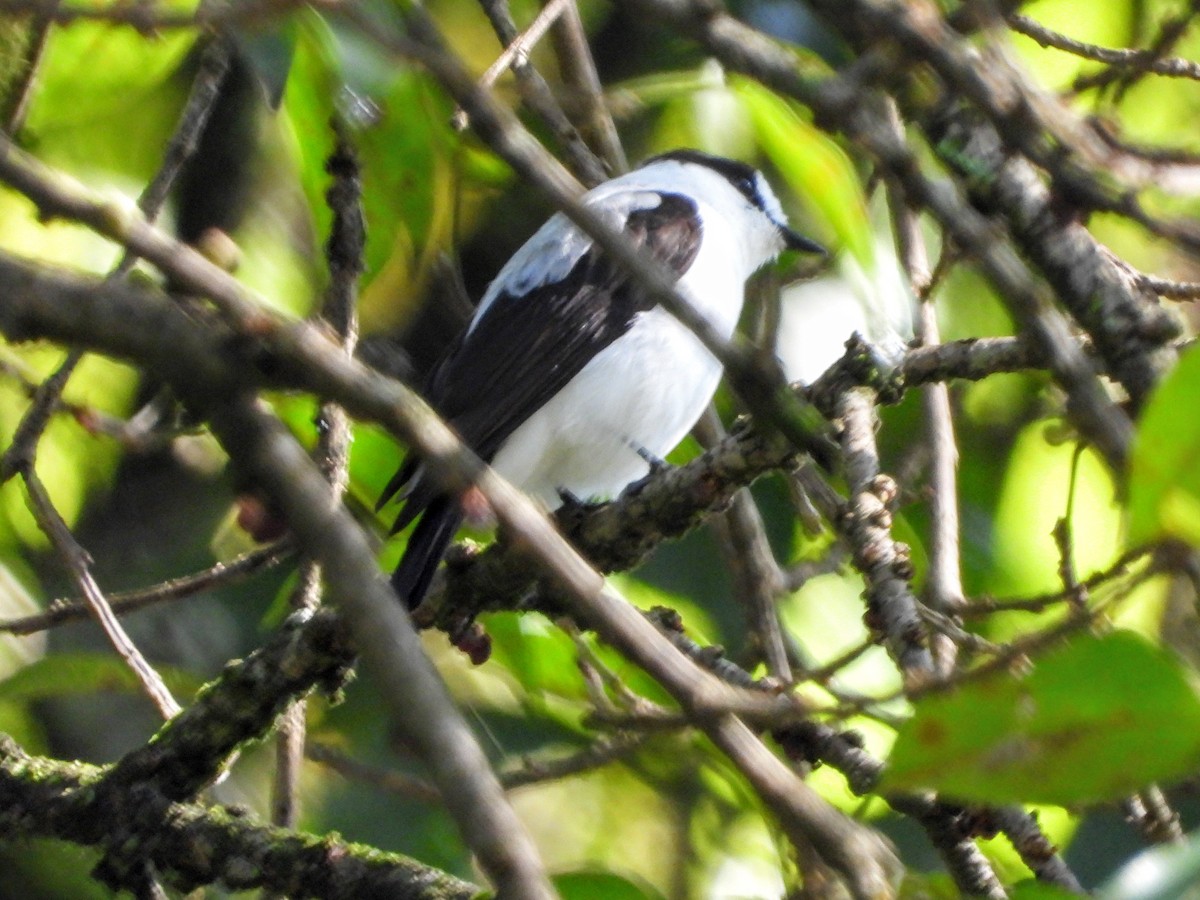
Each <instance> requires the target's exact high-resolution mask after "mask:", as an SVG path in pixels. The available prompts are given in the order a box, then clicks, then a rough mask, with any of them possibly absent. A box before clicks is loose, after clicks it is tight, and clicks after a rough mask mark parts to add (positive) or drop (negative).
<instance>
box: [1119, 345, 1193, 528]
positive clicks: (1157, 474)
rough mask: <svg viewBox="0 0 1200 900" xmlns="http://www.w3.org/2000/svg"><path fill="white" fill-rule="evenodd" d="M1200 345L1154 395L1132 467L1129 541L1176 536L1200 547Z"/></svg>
mask: <svg viewBox="0 0 1200 900" xmlns="http://www.w3.org/2000/svg"><path fill="white" fill-rule="evenodd" d="M1198 396H1200V347H1193V348H1191V349H1190V350H1188V351H1187V352H1186V353H1185V354H1183V356H1182V357H1181V358H1180V360H1179V364H1178V365H1177V366H1176V367H1175V369H1174V370H1173V371H1172V372H1171V373H1170V374H1169V375H1167V377H1166V378H1164V379H1163V382H1162V384H1160V385H1159V386H1158V388H1157V389H1156V390H1155V391H1154V393H1153V395H1152V396H1151V397H1150V402H1149V403H1147V404H1146V409H1145V412H1144V413H1143V414H1142V418H1141V422H1140V423H1139V424H1138V433H1137V440H1136V442H1135V443H1134V447H1133V456H1132V458H1131V460H1130V472H1129V541H1130V543H1131V544H1133V545H1135V546H1136V545H1138V544H1142V543H1145V542H1147V541H1152V540H1155V539H1156V538H1161V537H1176V538H1181V539H1183V540H1186V541H1190V542H1191V543H1193V544H1196V545H1198V546H1200V417H1197V416H1194V415H1190V414H1186V413H1185V412H1184V411H1185V410H1191V409H1192V408H1193V407H1194V406H1195V403H1196V397H1198Z"/></svg>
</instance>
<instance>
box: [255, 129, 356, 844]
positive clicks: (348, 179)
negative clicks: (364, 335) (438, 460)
mask: <svg viewBox="0 0 1200 900" xmlns="http://www.w3.org/2000/svg"><path fill="white" fill-rule="evenodd" d="M333 128H334V131H335V133H336V135H337V139H336V143H335V147H334V150H333V153H332V154H331V155H330V157H329V160H328V162H327V163H326V166H325V168H326V171H327V172H328V173H329V174H330V175H331V176H332V177H333V184H332V185H331V186H330V188H329V190H328V192H327V193H326V200H327V201H328V203H329V207H330V209H331V210H332V211H333V223H332V226H331V230H330V234H329V240H328V242H327V243H326V257H327V259H328V264H329V270H330V275H331V278H330V283H329V287H328V289H327V290H326V293H325V300H324V303H323V304H322V309H321V320H322V321H323V322H325V323H326V324H328V325H329V327H330V328H331V329H332V330H333V333H334V334H335V335H336V336H337V338H338V341H339V343H340V345H341V347H342V350H343V352H344V353H345V354H346V356H347V358H353V356H354V348H355V346H356V345H357V343H358V315H357V300H358V278H359V276H360V275H361V274H362V271H363V269H364V267H365V263H364V261H363V248H364V246H365V243H366V222H365V220H364V217H363V210H362V180H361V175H360V172H359V165H358V159H357V158H356V156H355V153H354V148H353V147H352V146H351V144H350V141H349V138H348V136H347V134H346V132H345V129H343V128H342V127H341V126H340V125H339V124H338V123H337V122H334V123H333ZM317 421H318V435H317V446H316V450H315V453H316V458H317V461H318V464H319V466H320V468H321V471H322V473H323V474H324V475H325V477H326V479H327V480H328V481H329V484H330V487H331V492H330V502H331V503H333V504H335V505H337V504H340V503H341V502H342V496H343V494H344V493H345V491H346V484H347V482H348V480H349V468H350V440H351V436H352V432H351V428H350V419H349V417H348V416H347V415H346V411H345V410H344V409H342V407H341V406H339V405H338V404H336V403H331V402H324V403H322V404H321V406H320V409H319V411H318V413H317ZM320 602H321V567H320V565H319V564H318V563H317V562H316V561H314V560H311V559H310V560H305V562H304V564H303V565H302V566H301V568H300V578H299V584H298V585H297V587H296V590H295V591H293V592H292V596H291V603H292V607H293V609H295V610H298V611H300V612H302V613H310V612H312V610H314V609H316V608H317V606H318V605H319V604H320ZM306 705H307V704H306V701H305V700H303V699H301V700H297V701H296V702H295V703H294V704H292V707H291V709H289V710H288V711H287V712H286V713H285V714H284V716H283V718H282V720H281V722H280V727H279V736H278V739H277V742H276V752H275V780H274V784H273V785H272V802H271V822H272V824H274V825H279V826H282V827H284V828H294V827H295V825H296V822H297V820H298V818H299V787H300V769H301V765H302V761H303V759H304V743H305V729H306V722H305V709H306Z"/></svg>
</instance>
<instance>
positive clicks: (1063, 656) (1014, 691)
mask: <svg viewBox="0 0 1200 900" xmlns="http://www.w3.org/2000/svg"><path fill="white" fill-rule="evenodd" d="M1198 763H1200V698H1197V696H1196V693H1195V692H1194V691H1193V689H1192V687H1191V686H1190V684H1189V682H1188V679H1187V676H1186V673H1185V672H1184V670H1183V668H1182V666H1181V665H1180V664H1179V663H1178V662H1177V661H1176V660H1175V659H1174V658H1173V657H1172V656H1171V655H1170V654H1169V653H1167V652H1166V651H1164V650H1162V649H1161V648H1159V647H1156V646H1154V645H1153V644H1150V643H1149V642H1147V641H1146V640H1144V639H1143V638H1141V637H1139V636H1137V635H1135V634H1133V633H1132V632H1114V633H1113V634H1110V635H1107V636H1105V637H1102V638H1096V637H1091V636H1085V637H1080V638H1077V639H1075V640H1074V641H1072V642H1071V643H1070V644H1069V645H1068V646H1066V647H1064V648H1063V649H1061V650H1058V651H1056V652H1054V653H1051V654H1049V655H1047V656H1046V657H1044V658H1043V659H1040V660H1039V661H1038V662H1037V663H1036V666H1035V667H1034V669H1033V671H1032V672H1031V673H1030V674H1029V675H1028V676H1026V677H1024V678H1013V677H1012V676H1011V675H1008V674H998V675H993V676H990V677H987V678H984V679H981V680H979V681H975V682H970V683H967V684H965V685H963V687H962V688H961V689H959V690H956V691H954V692H953V693H949V694H939V695H935V696H930V697H927V698H925V699H923V700H921V701H919V702H918V703H917V704H916V710H915V713H914V715H913V717H912V719H911V720H909V721H908V722H907V723H905V725H904V726H903V727H902V728H901V729H900V733H899V735H898V737H897V739H896V745H895V748H894V750H893V752H892V756H891V761H890V764H889V770H888V773H887V775H886V777H885V779H884V785H883V787H882V788H881V790H882V791H884V792H887V791H889V790H913V789H918V788H933V789H936V790H938V791H942V792H945V793H946V794H949V795H950V796H953V797H957V798H960V799H963V800H968V801H980V802H987V803H1013V802H1024V803H1055V804H1062V805H1071V804H1078V803H1095V802H1100V801H1105V800H1115V799H1117V798H1120V797H1123V796H1126V795H1127V794H1129V793H1131V792H1132V791H1134V790H1137V789H1138V788H1140V787H1143V786H1144V785H1146V784H1148V783H1150V782H1154V781H1171V780H1173V779H1176V778H1179V777H1181V776H1183V775H1185V774H1188V773H1190V772H1193V771H1194V770H1195V768H1196V766H1197V764H1198Z"/></svg>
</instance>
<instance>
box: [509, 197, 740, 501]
mask: <svg viewBox="0 0 1200 900" xmlns="http://www.w3.org/2000/svg"><path fill="white" fill-rule="evenodd" d="M710 221H720V219H719V218H717V219H715V220H710ZM704 239H705V241H710V240H716V241H725V240H730V241H732V240H733V236H732V235H728V234H722V233H721V231H720V228H719V227H717V228H716V229H715V230H714V228H713V227H711V226H710V228H709V230H708V231H707V232H706V234H705V237H704ZM737 257H738V254H737V253H733V254H732V258H731V255H730V254H724V253H720V254H714V253H704V252H701V253H700V254H699V256H698V257H697V259H696V262H695V263H694V264H693V266H692V267H691V269H689V270H688V272H687V273H686V274H685V275H684V277H683V278H682V279H681V280H680V281H679V283H678V287H679V289H680V292H681V293H682V294H683V295H684V296H685V297H687V298H688V299H689V300H690V301H691V302H692V305H693V306H694V307H695V308H696V309H697V310H699V311H700V312H702V313H703V314H704V315H705V316H706V317H707V318H708V319H709V321H710V322H711V323H712V325H713V327H714V328H715V329H717V331H718V332H719V333H720V334H721V335H722V336H724V337H729V336H730V335H731V334H732V333H733V330H734V328H735V327H736V325H737V319H738V316H739V314H740V312H741V307H742V301H743V296H744V290H745V280H746V278H747V277H748V275H749V272H748V271H747V267H746V264H745V263H743V262H742V261H741V260H739V259H738V258H737ZM720 378H721V366H720V363H718V362H717V360H716V358H715V357H713V355H712V354H711V353H709V352H708V350H706V349H705V348H704V346H703V345H702V344H701V343H700V341H699V340H698V339H697V338H696V337H695V335H693V334H692V333H691V331H690V330H688V329H687V328H686V327H685V326H684V325H682V324H680V323H679V322H678V321H677V320H676V319H675V318H674V317H673V316H672V315H670V313H668V312H666V311H665V310H663V309H662V308H660V307H655V308H654V309H651V310H649V311H647V312H643V313H640V314H639V315H638V318H637V320H636V321H635V322H634V324H633V325H632V327H631V328H630V329H629V331H628V332H626V333H625V334H624V335H622V336H621V337H620V338H618V339H617V340H616V341H614V342H613V343H612V344H610V345H609V346H608V347H606V348H605V349H604V350H602V351H601V352H600V353H598V354H597V355H596V357H595V359H593V360H591V361H590V362H589V363H588V364H587V365H586V366H584V367H583V369H582V370H580V372H579V374H578V375H576V376H575V377H574V378H573V379H571V381H569V382H568V383H567V384H566V386H565V387H563V389H562V390H561V391H559V392H558V393H557V394H556V395H555V396H554V397H552V398H551V399H550V400H549V401H548V402H547V403H546V404H545V406H543V407H542V408H541V409H539V410H538V411H537V412H536V413H534V414H533V415H532V416H530V418H529V419H528V420H526V422H525V423H524V424H522V425H521V426H520V427H519V428H517V430H516V431H514V432H513V434H512V436H511V437H510V438H509V439H508V440H507V441H506V442H505V443H504V444H503V446H501V448H500V450H499V451H498V452H497V454H496V456H495V458H494V459H493V461H492V465H493V466H494V467H495V468H496V469H497V471H499V472H500V473H501V474H502V475H504V476H505V477H506V478H508V479H509V480H510V481H512V482H513V483H514V484H516V485H518V486H520V487H521V488H523V489H524V490H526V491H527V492H529V493H530V494H533V495H534V496H536V497H538V498H539V499H540V500H541V501H542V502H543V503H545V504H546V506H547V507H549V508H551V509H553V508H556V507H557V506H559V504H560V502H561V500H560V497H559V492H560V490H565V491H568V492H569V493H570V494H572V495H573V496H575V497H577V498H578V499H581V500H588V499H602V498H609V497H613V496H615V495H616V494H618V493H620V491H621V490H622V489H623V488H624V487H625V486H626V485H628V484H629V483H630V482H632V481H636V480H637V479H639V478H641V477H643V476H644V475H646V473H647V472H648V471H649V465H648V463H647V462H646V460H645V459H644V458H643V457H642V455H640V454H639V452H638V450H639V448H640V449H643V450H645V451H646V452H648V453H649V454H650V455H651V456H653V457H656V458H662V457H665V456H666V455H667V454H668V453H670V451H671V450H673V449H674V448H675V446H676V445H677V444H678V443H679V442H680V441H681V440H683V438H684V437H685V436H686V435H687V433H688V431H689V430H690V429H691V427H692V426H693V425H694V424H695V422H696V420H697V419H698V418H699V417H700V414H701V413H702V412H703V411H704V407H705V405H706V404H707V403H708V401H709V400H710V399H711V397H712V395H713V392H714V391H715V390H716V387H717V383H718V382H719V381H720Z"/></svg>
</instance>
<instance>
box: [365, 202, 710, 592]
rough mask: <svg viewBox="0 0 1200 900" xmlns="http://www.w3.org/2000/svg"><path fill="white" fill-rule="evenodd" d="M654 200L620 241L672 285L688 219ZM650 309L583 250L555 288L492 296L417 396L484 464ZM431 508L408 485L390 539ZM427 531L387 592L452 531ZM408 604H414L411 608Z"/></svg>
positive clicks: (405, 476)
mask: <svg viewBox="0 0 1200 900" xmlns="http://www.w3.org/2000/svg"><path fill="white" fill-rule="evenodd" d="M659 196H660V198H661V202H660V203H659V205H658V206H656V207H654V208H653V209H644V210H637V211H635V212H633V213H631V214H630V215H629V218H628V219H627V221H626V225H625V233H626V236H627V237H628V238H630V239H631V240H632V241H633V242H634V243H635V244H638V245H640V246H643V247H645V248H646V249H647V250H648V251H649V252H650V253H651V254H652V255H653V256H655V257H656V258H658V259H659V260H660V261H662V262H663V263H665V264H666V265H667V266H669V267H670V268H671V270H672V271H673V272H675V274H676V275H677V276H682V275H683V274H684V273H685V272H686V271H687V270H688V268H689V267H690V266H691V264H692V262H693V260H694V259H695V258H696V254H697V252H699V249H700V240H701V237H702V226H701V222H700V218H699V215H698V211H697V209H696V205H695V203H693V202H692V201H691V200H690V199H688V198H687V197H684V196H682V195H680V194H660V195H659ZM653 305H654V304H653V302H652V301H651V300H650V299H649V298H648V297H647V296H646V293H645V292H644V291H643V290H641V289H640V288H639V287H638V286H637V285H636V284H635V283H634V282H633V281H632V280H631V279H630V278H629V276H628V274H627V273H626V272H625V271H624V269H623V267H621V266H620V265H619V264H617V263H614V262H613V261H611V260H610V259H609V258H608V257H607V256H606V255H605V254H604V252H603V251H602V250H600V249H599V248H597V247H592V248H591V249H590V250H588V252H586V253H585V254H584V255H583V256H582V257H581V258H580V259H579V261H578V262H577V263H576V264H575V265H574V267H573V268H572V269H571V271H570V272H569V273H568V274H567V276H566V277H565V278H563V279H562V280H560V281H556V282H553V283H551V284H546V285H542V286H540V287H538V288H536V289H534V290H533V291H531V292H529V293H527V294H524V295H522V296H519V297H514V296H512V295H510V294H506V293H501V294H499V295H498V296H497V297H496V298H495V300H493V302H492V305H491V307H490V308H489V309H488V310H487V312H486V313H485V314H484V315H483V317H482V318H481V319H479V320H478V321H477V322H476V323H475V326H474V327H473V328H472V329H471V330H470V331H469V332H464V334H463V335H461V336H460V337H459V338H458V340H456V341H455V342H454V344H453V345H452V346H451V347H450V350H449V351H448V353H447V355H446V356H445V357H444V358H443V360H442V361H441V362H440V363H439V364H438V366H437V368H436V369H435V370H434V372H433V374H432V376H431V378H430V382H429V385H428V387H427V389H426V396H427V398H428V400H429V402H430V403H431V404H432V405H433V407H434V408H435V409H436V410H437V411H438V412H439V413H440V414H441V415H442V417H443V418H445V419H446V420H447V421H448V422H449V423H450V424H451V425H452V426H453V427H454V428H455V430H456V431H457V432H458V434H459V436H460V437H461V438H462V439H463V441H464V442H465V443H466V444H467V445H468V446H469V447H471V449H473V450H474V451H475V452H476V453H477V454H479V456H480V457H481V458H483V459H485V460H489V461H490V460H491V458H492V457H493V456H494V455H495V454H496V452H497V451H498V450H499V449H500V446H501V445H502V444H503V443H504V441H505V440H507V439H508V437H509V436H510V435H511V434H512V433H513V431H515V430H516V429H517V427H518V426H520V425H521V423H522V422H524V421H525V420H526V419H527V418H529V416H530V415H532V414H533V413H534V412H535V411H536V410H537V409H538V408H539V407H541V406H542V405H543V404H544V403H546V402H547V401H548V400H549V399H550V398H551V397H553V396H554V395H555V394H556V393H558V391H560V390H561V389H562V388H563V387H564V386H565V385H566V384H567V382H569V381H570V380H571V379H572V378H574V377H575V376H576V375H577V374H578V373H579V371H580V370H581V369H582V368H583V367H584V366H585V365H587V363H588V362H589V361H590V360H591V359H592V358H593V357H594V356H596V354H598V353H599V352H600V351H601V350H603V349H604V348H605V347H607V346H608V345H609V344H611V343H612V342H613V341H615V340H616V339H617V338H619V337H620V336H621V335H623V334H624V333H625V332H626V331H628V330H629V328H630V326H631V325H632V324H633V322H634V319H635V318H636V317H637V315H638V313H640V312H643V311H645V310H648V309H650V308H651V307H652V306H653ZM418 466H419V461H418V460H417V459H416V458H415V457H411V456H410V457H409V458H408V459H407V460H405V463H404V465H403V466H402V467H401V468H400V471H399V472H397V473H396V475H395V477H394V478H392V480H391V481H390V482H389V483H388V486H387V487H386V488H385V489H384V492H383V495H382V496H381V497H380V500H379V504H378V505H379V506H380V507H382V506H383V505H384V504H385V503H386V502H387V501H388V500H389V499H390V498H391V497H392V496H393V495H394V494H396V493H397V492H398V491H399V490H400V489H401V488H403V487H404V486H405V485H406V484H407V483H408V482H409V481H410V480H412V478H413V475H414V474H415V473H416V471H417V469H418ZM431 504H432V505H433V507H434V510H436V511H438V512H439V515H437V516H435V518H437V519H439V520H442V519H443V518H445V519H446V520H447V521H448V520H449V518H450V516H449V515H447V514H448V512H449V509H448V508H447V507H446V505H445V504H444V503H442V502H440V498H439V495H438V491H437V489H436V487H434V486H433V485H432V484H430V483H429V482H428V481H427V480H425V479H419V480H417V481H416V482H415V484H414V485H413V487H412V492H411V494H410V495H409V496H408V497H407V500H406V503H405V505H404V508H403V509H402V510H401V512H400V514H399V516H397V518H396V522H395V525H394V526H393V529H392V531H393V533H395V532H397V531H400V530H402V529H403V528H405V527H406V526H407V525H408V524H409V523H410V522H412V521H413V520H414V519H415V518H416V517H417V516H419V515H420V514H421V513H422V512H423V511H425V509H426V508H427V507H431ZM455 505H456V504H455ZM434 510H431V511H434ZM431 524H432V523H431ZM454 524H455V525H457V518H455V519H454ZM428 530H430V532H431V533H433V532H434V531H436V533H437V538H438V540H437V541H436V543H438V544H440V546H439V547H436V548H435V547H433V546H424V544H425V543H430V542H429V541H425V542H423V549H422V551H421V553H419V554H414V555H413V558H412V559H410V555H409V554H408V553H407V552H406V554H405V558H404V559H402V560H401V562H400V567H399V568H398V569H397V570H396V574H395V576H394V578H393V582H394V583H403V584H406V585H420V586H421V587H422V588H423V587H424V586H425V585H427V584H428V580H429V578H430V577H432V569H433V568H434V567H436V566H437V563H438V561H439V560H440V558H441V553H442V552H443V551H444V549H445V546H446V545H447V544H448V543H449V540H450V538H451V537H452V536H453V529H452V528H451V529H450V533H449V534H446V528H445V527H438V528H436V529H428ZM417 557H420V558H419V559H418V558H417ZM409 569H414V571H408V570H409ZM415 569H419V570H420V571H416V570H415ZM402 573H404V574H403V575H402ZM409 600H410V602H412V603H417V602H419V600H420V598H419V597H418V598H415V599H414V598H411V597H410V598H409Z"/></svg>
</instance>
